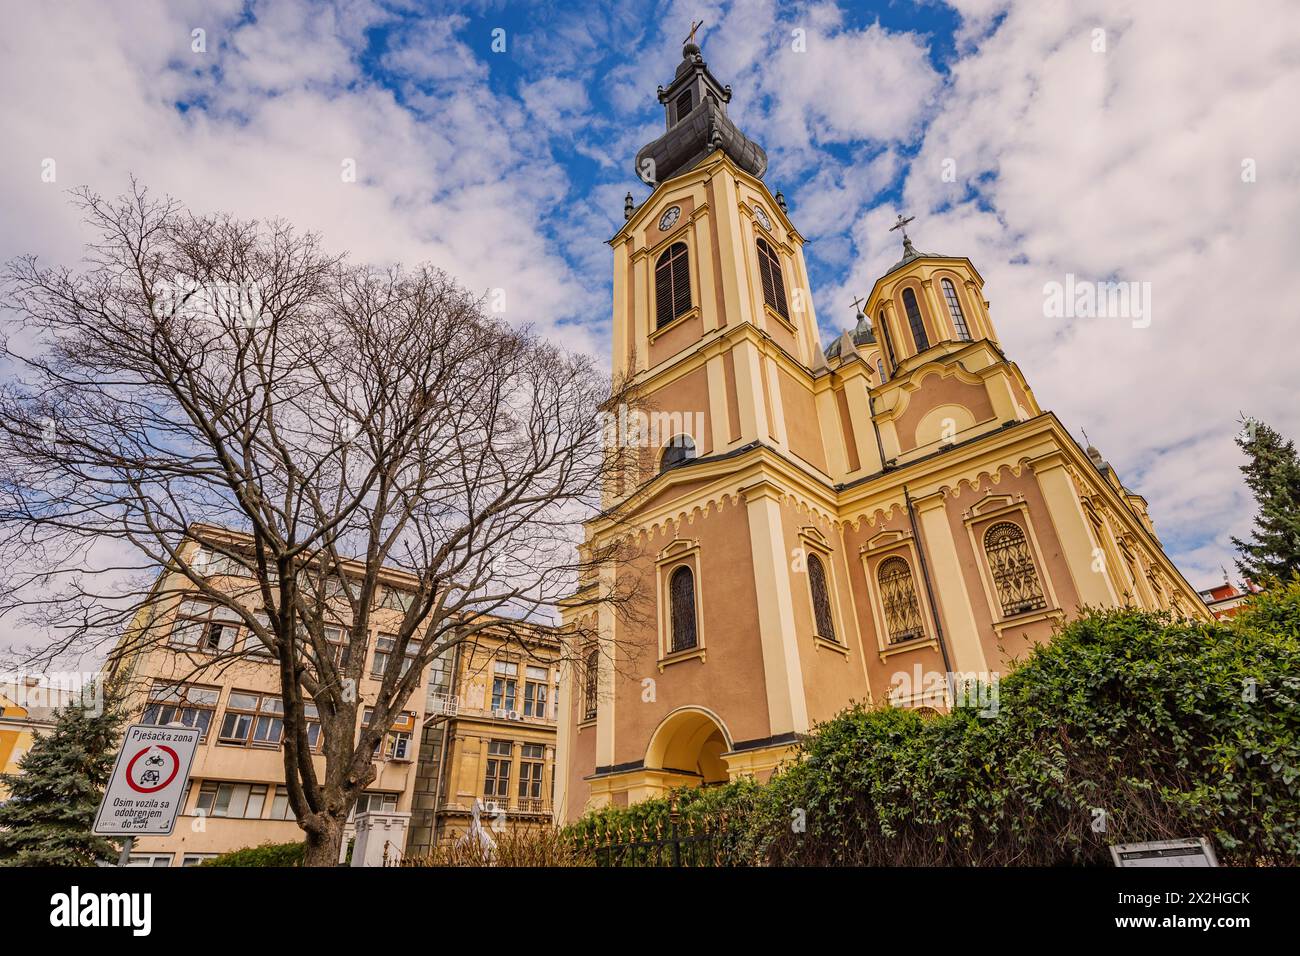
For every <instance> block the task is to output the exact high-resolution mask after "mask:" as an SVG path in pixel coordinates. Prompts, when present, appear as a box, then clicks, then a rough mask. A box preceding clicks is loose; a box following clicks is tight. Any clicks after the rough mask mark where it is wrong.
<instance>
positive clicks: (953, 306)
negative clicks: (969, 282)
mask: <svg viewBox="0 0 1300 956" xmlns="http://www.w3.org/2000/svg"><path fill="white" fill-rule="evenodd" d="M940 285H941V286H943V297H944V299H945V300H946V301H947V302H948V312H949V314H950V315H952V327H953V328H954V329H956V330H957V338H959V339H961V340H962V341H963V342H969V341H970V329H968V328H967V327H966V316H965V314H964V313H963V312H962V310H961V300H960V299H958V298H957V287H956V286H954V285H953V284H952V280H951V279H944V280H943V282H941V283H940Z"/></svg>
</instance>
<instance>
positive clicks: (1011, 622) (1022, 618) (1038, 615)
mask: <svg viewBox="0 0 1300 956" xmlns="http://www.w3.org/2000/svg"><path fill="white" fill-rule="evenodd" d="M1064 619H1065V612H1064V611H1062V610H1061V609H1060V608H1058V607H1049V608H1042V609H1041V610H1037V611H1026V612H1024V613H1023V614H1016V615H1013V616H1012V617H1004V618H1003V619H1002V620H1000V621H998V622H996V623H995V624H994V625H993V630H994V631H996V632H997V634H998V636H1001V635H1002V632H1003V631H1009V630H1011V629H1012V628H1015V627H1020V626H1021V625H1023V624H1037V623H1038V622H1039V621H1047V620H1053V621H1062V620H1064Z"/></svg>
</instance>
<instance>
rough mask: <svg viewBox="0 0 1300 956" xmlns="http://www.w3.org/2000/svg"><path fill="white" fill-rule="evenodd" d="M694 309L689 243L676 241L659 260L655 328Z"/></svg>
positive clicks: (656, 277) (656, 269)
mask: <svg viewBox="0 0 1300 956" xmlns="http://www.w3.org/2000/svg"><path fill="white" fill-rule="evenodd" d="M690 310H691V264H690V260H689V259H688V257H687V255H686V243H684V242H674V243H673V244H672V245H671V246H669V247H668V248H667V249H665V250H664V252H663V255H661V256H660V257H659V261H658V262H657V263H655V328H657V329H659V328H663V327H664V326H665V325H667V324H668V323H669V322H671V321H672V320H673V319H675V318H677V317H678V316H679V315H685V314H686V313H687V312H689V311H690Z"/></svg>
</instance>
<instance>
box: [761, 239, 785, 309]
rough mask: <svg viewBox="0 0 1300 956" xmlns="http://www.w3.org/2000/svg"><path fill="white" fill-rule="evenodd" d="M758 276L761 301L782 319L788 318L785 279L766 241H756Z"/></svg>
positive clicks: (779, 264) (778, 259)
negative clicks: (761, 286)
mask: <svg viewBox="0 0 1300 956" xmlns="http://www.w3.org/2000/svg"><path fill="white" fill-rule="evenodd" d="M758 274H759V277H760V278H761V279H762V282H763V301H764V302H766V303H767V304H768V305H769V306H771V307H772V308H773V309H774V310H775V311H776V314H777V315H779V316H781V318H783V319H789V318H790V307H789V306H788V305H787V304H786V301H785V279H784V278H783V277H782V275H781V260H780V258H779V257H778V256H777V254H776V250H775V249H773V248H772V245H771V243H769V242H768V241H767V240H766V239H762V238H760V239H759V240H758Z"/></svg>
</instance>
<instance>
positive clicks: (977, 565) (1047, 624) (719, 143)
mask: <svg viewBox="0 0 1300 956" xmlns="http://www.w3.org/2000/svg"><path fill="white" fill-rule="evenodd" d="M730 98H731V89H730V87H724V86H722V85H721V84H720V83H719V82H718V80H717V79H716V78H715V77H714V76H713V75H712V73H711V72H710V71H709V69H708V67H707V65H706V64H705V62H704V60H703V57H702V54H701V52H700V49H699V47H698V46H696V45H695V44H693V43H689V44H687V46H686V47H685V49H684V50H683V59H682V62H681V64H680V65H679V66H678V68H677V71H676V75H675V77H674V78H673V81H672V83H671V84H670V85H669V86H668V87H667V88H661V89H660V92H659V100H660V102H661V103H662V104H663V105H664V110H665V119H666V126H667V129H666V132H665V133H664V135H663V136H662V137H660V139H658V140H656V141H654V142H653V143H650V144H648V145H647V146H646V147H644V148H643V149H642V150H641V151H640V153H639V154H638V156H637V161H636V162H637V172H638V174H639V175H642V176H643V177H644V176H645V174H646V173H649V174H650V177H651V178H653V180H654V182H655V185H654V187H653V192H652V193H651V195H650V196H649V198H648V199H647V200H646V201H645V202H644V203H643V204H642V205H641V206H640V207H634V206H633V203H632V201H631V197H630V196H629V199H628V209H627V220H626V222H625V224H624V226H623V227H622V229H620V230H619V232H618V233H617V234H616V235H615V236H614V237H613V238H612V239H611V240H610V245H611V247H612V249H613V264H614V277H613V316H612V321H613V327H612V339H613V368H614V373H615V375H616V376H620V375H626V376H628V377H630V379H631V381H632V382H633V383H634V385H635V386H636V388H637V389H638V391H639V394H640V396H641V398H642V399H643V400H644V401H645V402H646V405H647V407H648V408H649V411H647V412H638V413H637V414H636V415H633V416H632V417H637V420H638V423H639V424H640V425H644V426H645V427H642V428H637V429H631V430H630V432H631V434H632V436H633V437H632V438H629V437H628V434H627V433H625V432H624V431H623V430H622V429H621V428H620V434H619V436H618V440H628V441H632V440H637V443H638V444H641V445H642V446H643V447H642V449H641V467H642V479H643V480H642V481H640V482H631V483H629V484H628V485H627V486H614V487H611V488H610V489H609V492H608V498H609V502H608V503H609V504H611V505H612V504H615V503H617V504H620V505H622V509H621V510H622V515H621V518H620V520H618V521H614V520H611V519H607V518H601V519H597V520H594V521H592V522H591V523H589V525H588V527H587V537H588V540H589V541H592V542H604V541H606V540H607V539H608V538H609V537H611V536H622V537H623V538H624V539H625V540H628V541H630V542H631V543H632V544H633V545H634V551H635V557H634V558H632V559H631V560H629V561H626V562H621V563H620V564H619V565H618V566H617V567H615V566H610V567H607V568H604V569H603V570H602V571H601V572H600V574H601V575H602V576H603V580H602V581H594V580H593V581H587V582H584V583H583V585H582V586H583V587H593V586H597V585H598V584H604V585H606V586H609V585H611V584H612V583H613V582H615V581H617V580H618V579H620V578H621V577H622V576H625V575H626V576H630V577H631V580H632V581H634V582H635V586H636V588H637V590H638V591H639V593H641V594H642V595H644V606H643V608H642V613H640V614H637V615H623V614H616V613H615V612H614V611H613V610H606V611H601V612H599V613H597V614H590V615H586V616H581V617H580V616H577V615H576V614H575V613H571V614H568V615H567V616H566V620H567V621H568V623H570V624H574V623H580V624H582V625H584V627H583V632H584V633H594V634H596V635H597V637H596V639H595V640H593V641H591V643H590V644H589V645H587V646H586V647H584V648H583V649H582V651H581V664H580V665H579V666H576V667H573V668H570V669H567V670H566V674H565V688H566V689H565V691H564V693H563V696H562V701H563V703H564V707H563V709H562V713H561V717H560V727H559V744H558V746H559V752H560V763H561V767H562V771H561V778H560V781H559V783H558V785H557V797H556V802H557V814H558V815H559V817H560V818H562V819H574V818H576V817H577V816H579V815H580V814H581V813H583V812H584V811H585V810H587V809H590V808H594V807H599V806H603V805H606V804H610V803H613V804H626V803H629V802H635V801H637V800H640V799H644V798H647V797H650V796H655V795H658V794H662V793H663V792H665V791H666V790H667V789H670V788H672V787H675V786H683V785H708V784H713V783H720V782H725V781H727V780H730V779H735V778H736V777H738V776H741V775H755V776H758V777H760V778H761V777H764V776H766V775H767V774H769V773H770V772H771V770H772V769H773V768H774V767H775V766H776V765H777V764H778V763H779V762H780V761H781V760H783V759H785V758H786V757H787V756H788V755H789V754H790V753H791V751H792V747H793V745H794V743H795V742H796V741H797V739H798V738H799V736H800V735H802V734H805V733H807V732H808V731H809V730H810V728H812V727H813V726H814V725H815V724H816V723H817V722H819V721H823V720H826V719H828V718H829V717H831V716H833V715H834V714H835V713H837V712H839V711H840V710H842V709H844V708H845V707H847V706H849V704H850V703H852V702H854V701H869V702H875V703H882V702H886V701H888V702H891V703H893V704H895V705H898V706H912V707H921V706H927V707H936V708H943V707H947V706H950V705H952V703H953V702H954V701H953V691H952V688H953V687H954V686H961V685H962V681H963V680H965V679H967V678H970V677H976V676H978V677H982V678H983V679H985V680H989V679H992V680H996V675H998V674H999V673H1001V672H1002V671H1004V670H1005V669H1006V668H1007V667H1008V665H1009V663H1010V662H1011V661H1012V660H1013V659H1015V658H1016V657H1018V656H1023V655H1024V654H1025V652H1026V651H1028V650H1029V649H1030V648H1031V647H1032V646H1033V644H1034V643H1035V642H1040V641H1046V640H1048V639H1049V638H1050V636H1051V634H1052V632H1053V628H1054V627H1055V626H1056V625H1057V624H1059V623H1060V622H1061V621H1063V620H1065V619H1066V618H1068V617H1069V616H1071V615H1073V614H1075V613H1076V612H1077V610H1078V609H1079V608H1080V607H1083V606H1092V607H1101V608H1105V607H1115V606H1119V605H1124V604H1133V605H1137V606H1140V607H1145V608H1165V609H1168V610H1171V611H1173V612H1175V613H1181V614H1187V615H1201V616H1204V615H1205V614H1206V611H1205V607H1204V604H1203V603H1202V601H1201V600H1200V598H1199V597H1198V595H1197V592H1196V591H1195V590H1194V589H1193V588H1192V587H1191V586H1190V585H1189V584H1188V583H1187V582H1186V581H1185V580H1184V578H1183V577H1182V575H1181V574H1180V573H1179V571H1178V570H1177V568H1175V567H1174V565H1173V564H1172V563H1171V562H1170V560H1169V558H1168V557H1167V556H1166V555H1165V553H1164V551H1163V549H1162V547H1161V545H1160V542H1159V540H1158V539H1157V537H1156V534H1155V530H1154V528H1153V526H1152V523H1151V519H1150V517H1149V515H1148V513H1147V507H1146V503H1145V501H1144V500H1143V499H1142V498H1141V496H1139V495H1137V494H1135V493H1133V492H1132V491H1130V490H1129V489H1128V488H1126V487H1125V486H1124V484H1123V483H1122V482H1121V480H1120V479H1119V477H1118V476H1117V475H1116V474H1115V472H1114V470H1113V469H1112V468H1111V467H1110V466H1109V465H1108V464H1107V463H1106V462H1105V461H1104V459H1103V458H1102V457H1101V455H1100V454H1099V453H1098V452H1097V451H1096V449H1093V448H1091V447H1089V448H1088V449H1082V448H1080V447H1079V446H1078V445H1077V444H1076V443H1075V441H1074V440H1073V439H1072V438H1071V437H1070V434H1069V432H1068V431H1067V430H1066V428H1065V427H1063V426H1062V424H1061V422H1060V421H1059V420H1058V419H1057V418H1056V416H1055V415H1054V414H1052V413H1051V412H1050V411H1046V410H1044V409H1042V408H1040V407H1039V405H1038V403H1037V401H1036V400H1035V398H1034V394H1033V391H1032V389H1031V388H1030V386H1029V383H1028V381H1027V380H1026V378H1025V376H1024V374H1023V373H1022V372H1021V370H1020V369H1019V367H1018V366H1017V365H1016V364H1015V363H1014V362H1013V361H1012V360H1011V359H1010V358H1009V357H1008V356H1007V355H1006V354H1005V353H1004V352H1003V349H1002V346H1001V343H1000V341H999V338H998V333H997V328H996V326H995V324H994V321H993V316H992V313H991V311H990V304H989V302H988V301H987V300H986V299H985V294H984V280H983V278H982V277H981V275H980V274H979V272H978V271H977V270H976V268H975V266H974V264H973V263H972V262H971V261H970V260H969V259H967V258H965V257H962V256H954V255H933V254H929V253H925V252H920V251H918V250H917V249H916V248H915V247H914V245H913V243H912V240H911V239H910V238H908V237H907V236H906V231H905V229H904V230H903V231H902V236H901V238H902V256H901V258H900V259H899V261H898V262H897V263H896V264H895V265H894V266H893V267H892V268H890V269H889V270H888V271H887V272H886V273H885V274H884V275H882V276H881V277H880V278H879V279H878V280H877V281H876V282H875V284H874V286H873V287H872V288H871V290H870V291H869V293H868V294H867V295H866V298H865V301H863V302H862V309H861V311H860V313H859V315H858V319H857V324H856V325H855V327H854V328H852V329H851V330H849V331H847V332H845V333H844V334H843V335H842V336H840V337H839V338H838V339H836V340H835V341H834V342H832V343H831V344H830V346H829V347H828V348H823V346H822V342H821V338H820V335H819V332H818V325H817V318H816V315H815V311H814V308H813V297H812V289H811V286H810V284H809V280H808V272H807V268H806V266H805V263H804V257H803V252H802V246H803V242H804V239H803V237H802V236H801V234H800V233H799V230H798V228H797V227H796V225H795V223H794V221H793V219H792V218H791V216H790V214H789V211H788V209H787V208H786V203H785V201H784V198H783V197H782V195H781V194H780V193H779V192H778V193H776V194H775V195H773V194H772V193H771V192H770V191H769V189H768V187H767V186H766V185H765V184H764V182H763V178H762V177H763V174H764V172H765V171H766V156H765V154H764V153H763V150H762V149H761V147H759V146H758V145H757V144H755V143H753V142H752V141H750V140H749V139H748V138H746V137H745V136H744V134H743V133H741V132H740V131H739V130H738V129H737V128H736V127H735V125H734V124H733V123H732V122H731V120H730V119H729V118H728V117H727V114H726V104H727V103H728V102H729V100H730ZM901 224H902V225H904V226H905V223H901ZM643 419H644V420H643Z"/></svg>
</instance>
